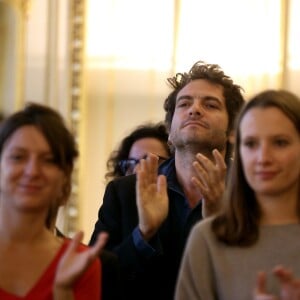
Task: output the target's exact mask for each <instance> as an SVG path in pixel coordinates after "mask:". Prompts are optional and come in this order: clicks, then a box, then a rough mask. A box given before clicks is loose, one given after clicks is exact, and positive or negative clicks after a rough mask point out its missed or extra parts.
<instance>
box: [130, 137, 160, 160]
mask: <svg viewBox="0 0 300 300" xmlns="http://www.w3.org/2000/svg"><path fill="white" fill-rule="evenodd" d="M149 152H151V153H155V154H157V155H163V154H164V153H165V152H166V151H165V148H164V145H163V144H162V142H161V141H160V140H158V139H157V138H154V137H147V138H142V139H139V140H137V141H135V142H134V143H133V145H132V147H131V149H130V152H129V156H130V158H137V159H139V158H142V157H144V156H145V155H146V154H147V153H149ZM162 152H163V153H162Z"/></svg>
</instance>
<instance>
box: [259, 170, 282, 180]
mask: <svg viewBox="0 0 300 300" xmlns="http://www.w3.org/2000/svg"><path fill="white" fill-rule="evenodd" d="M255 174H256V176H258V177H259V178H260V179H265V180H266V179H272V178H273V177H275V176H276V175H277V172H274V171H259V172H256V173H255Z"/></svg>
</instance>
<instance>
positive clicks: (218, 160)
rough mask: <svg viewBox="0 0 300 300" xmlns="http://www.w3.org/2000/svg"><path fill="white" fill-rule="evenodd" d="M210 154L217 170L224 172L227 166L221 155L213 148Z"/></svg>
mask: <svg viewBox="0 0 300 300" xmlns="http://www.w3.org/2000/svg"><path fill="white" fill-rule="evenodd" d="M212 154H213V156H214V159H215V162H216V166H217V167H218V168H219V170H221V171H222V172H223V173H224V174H226V170H227V166H226V163H225V160H224V157H223V155H222V154H221V153H220V152H219V151H218V150H217V149H214V150H213V152H212Z"/></svg>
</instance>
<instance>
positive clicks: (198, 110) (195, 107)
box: [189, 99, 203, 116]
mask: <svg viewBox="0 0 300 300" xmlns="http://www.w3.org/2000/svg"><path fill="white" fill-rule="evenodd" d="M189 115H191V116H193V115H196V116H201V115H203V108H202V105H201V102H200V101H199V100H198V99H194V101H193V103H192V105H191V106H190V110H189Z"/></svg>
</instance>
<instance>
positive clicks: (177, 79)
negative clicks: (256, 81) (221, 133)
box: [164, 61, 245, 161]
mask: <svg viewBox="0 0 300 300" xmlns="http://www.w3.org/2000/svg"><path fill="white" fill-rule="evenodd" d="M196 79H205V80H207V81H209V82H211V83H214V84H219V85H221V86H222V87H223V90H224V98H225V105H226V110H227V113H228V120H229V123H228V128H227V132H230V131H231V130H232V129H233V128H234V122H235V118H236V116H237V114H238V112H239V111H240V109H241V107H242V106H243V105H244V102H245V101H244V97H243V95H242V91H243V89H242V88H241V87H240V86H239V85H236V84H234V83H233V80H232V79H231V78H230V77H229V76H227V75H225V73H224V72H223V70H222V69H221V67H220V66H219V65H217V64H207V63H205V62H203V61H198V62H196V63H195V64H194V65H193V66H192V68H191V69H190V70H189V71H188V73H177V74H176V75H175V76H174V77H171V78H168V79H167V81H168V83H169V85H170V86H171V87H172V88H173V91H172V92H171V93H170V94H169V95H168V97H167V98H166V100H165V102H164V109H165V112H166V115H165V123H166V126H167V129H168V130H170V127H171V123H172V119H173V115H174V111H175V106H176V98H177V95H178V93H179V91H180V90H181V89H182V88H184V87H185V86H186V85H187V84H188V83H190V82H191V81H193V80H196ZM232 148H233V147H232V145H231V144H229V143H228V145H227V151H226V158H225V160H226V161H228V160H229V157H230V156H231V152H232Z"/></svg>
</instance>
